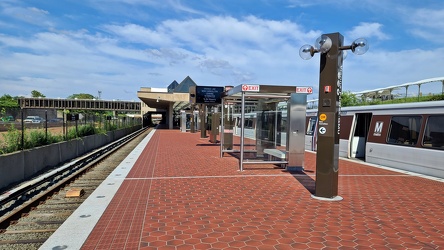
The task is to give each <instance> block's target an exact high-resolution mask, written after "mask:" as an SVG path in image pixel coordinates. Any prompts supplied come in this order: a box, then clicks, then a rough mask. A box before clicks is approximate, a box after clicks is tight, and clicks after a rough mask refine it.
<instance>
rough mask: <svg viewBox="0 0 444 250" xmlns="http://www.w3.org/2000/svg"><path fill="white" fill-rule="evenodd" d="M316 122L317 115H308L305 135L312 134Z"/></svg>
mask: <svg viewBox="0 0 444 250" xmlns="http://www.w3.org/2000/svg"><path fill="white" fill-rule="evenodd" d="M317 122H318V118H317V117H310V119H309V120H308V126H307V132H306V133H305V134H306V135H313V133H314V131H315V129H316V123H317Z"/></svg>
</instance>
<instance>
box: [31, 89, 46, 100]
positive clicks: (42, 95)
mask: <svg viewBox="0 0 444 250" xmlns="http://www.w3.org/2000/svg"><path fill="white" fill-rule="evenodd" d="M31 96H32V97H34V98H36V97H46V96H45V95H44V94H42V93H40V92H39V91H37V90H33V91H31Z"/></svg>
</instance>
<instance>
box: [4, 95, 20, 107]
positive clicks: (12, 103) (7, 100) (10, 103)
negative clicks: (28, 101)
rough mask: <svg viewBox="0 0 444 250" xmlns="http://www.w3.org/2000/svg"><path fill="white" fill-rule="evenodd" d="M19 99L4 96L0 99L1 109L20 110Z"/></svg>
mask: <svg viewBox="0 0 444 250" xmlns="http://www.w3.org/2000/svg"><path fill="white" fill-rule="evenodd" d="M17 99H18V97H12V96H10V95H6V94H5V95H3V96H1V97H0V108H6V109H7V108H18V107H19V105H18V101H17Z"/></svg>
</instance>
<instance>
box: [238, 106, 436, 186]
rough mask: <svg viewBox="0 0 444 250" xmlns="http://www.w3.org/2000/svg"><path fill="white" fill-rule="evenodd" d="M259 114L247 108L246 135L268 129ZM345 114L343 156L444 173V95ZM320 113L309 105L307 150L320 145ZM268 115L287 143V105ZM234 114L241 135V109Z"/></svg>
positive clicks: (253, 135)
mask: <svg viewBox="0 0 444 250" xmlns="http://www.w3.org/2000/svg"><path fill="white" fill-rule="evenodd" d="M268 112H269V113H273V111H268ZM258 114H259V116H260V117H261V118H260V119H264V118H263V117H264V114H263V113H262V114H260V113H248V114H246V116H245V130H244V133H245V137H246V138H251V139H255V138H256V131H261V132H263V128H261V129H258V128H257V127H256V124H257V119H258ZM340 115H341V120H340V123H341V130H340V143H339V148H340V149H339V150H340V152H339V156H340V157H345V158H350V159H353V158H355V159H360V160H364V161H365V162H368V163H373V164H377V165H382V166H385V167H390V168H396V169H400V170H406V171H411V172H415V173H419V174H424V175H429V176H434V177H439V178H444V101H432V102H417V103H405V104H384V105H372V106H358V107H343V108H341V111H340ZM317 117H318V114H317V110H307V112H306V136H305V149H306V150H310V151H316V142H317V140H316V139H317ZM268 118H273V120H274V121H272V120H271V119H270V121H268V122H274V123H276V126H275V128H276V129H275V131H274V133H275V138H276V139H275V140H276V144H277V145H285V142H286V141H285V140H286V132H285V131H286V113H285V111H282V112H275V115H274V116H269V117H268ZM234 119H235V122H234V134H235V135H240V118H239V115H235V116H234ZM262 123H263V122H262ZM265 124H266V123H265Z"/></svg>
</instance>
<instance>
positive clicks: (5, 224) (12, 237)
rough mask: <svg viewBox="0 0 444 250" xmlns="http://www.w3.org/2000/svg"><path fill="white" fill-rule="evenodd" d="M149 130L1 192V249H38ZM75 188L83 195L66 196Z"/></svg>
mask: <svg viewBox="0 0 444 250" xmlns="http://www.w3.org/2000/svg"><path fill="white" fill-rule="evenodd" d="M149 131H150V130H147V129H144V130H140V131H138V132H136V133H133V134H131V135H129V136H127V137H125V138H122V139H120V140H118V141H116V142H114V143H112V144H109V145H107V146H105V147H103V148H101V149H99V150H96V151H94V152H93V153H90V154H88V155H86V156H84V157H81V158H79V159H77V160H75V161H72V162H70V163H68V164H65V165H64V166H62V167H60V168H57V169H55V170H53V171H51V172H49V173H47V174H44V175H42V176H40V177H38V178H36V179H34V180H32V181H29V182H27V183H25V184H23V185H21V186H20V187H17V188H15V189H13V190H10V191H9V192H6V193H5V194H2V195H1V196H0V205H1V206H0V232H1V233H0V250H2V249H8V250H11V249H38V248H39V247H40V246H41V245H42V244H43V243H44V242H45V241H46V240H47V239H48V238H49V236H51V234H52V233H53V232H55V230H57V228H58V227H59V226H60V225H61V224H62V223H63V222H64V221H65V220H66V219H67V218H68V217H69V216H70V215H71V213H72V212H74V210H75V209H77V207H79V206H80V205H81V204H82V202H83V201H84V200H86V198H88V196H89V195H90V194H91V193H92V192H93V191H94V190H95V189H96V187H97V186H99V185H100V183H102V181H103V180H104V179H105V178H106V177H107V176H108V175H109V174H110V173H111V172H112V171H113V170H114V169H115V168H116V167H117V166H118V165H119V163H120V162H122V161H123V160H124V159H125V157H126V156H127V155H128V154H129V153H130V152H131V151H132V150H133V149H134V148H135V147H136V146H137V145H138V144H139V143H140V141H142V140H143V138H144V137H145V136H146V135H147V134H148V133H149ZM72 190H77V191H79V192H78V194H82V195H78V196H75V197H70V198H67V197H66V194H67V192H69V191H72ZM80 191H82V192H80Z"/></svg>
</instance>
